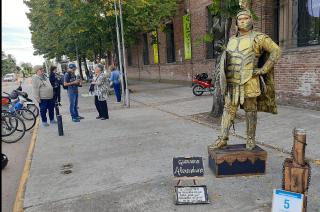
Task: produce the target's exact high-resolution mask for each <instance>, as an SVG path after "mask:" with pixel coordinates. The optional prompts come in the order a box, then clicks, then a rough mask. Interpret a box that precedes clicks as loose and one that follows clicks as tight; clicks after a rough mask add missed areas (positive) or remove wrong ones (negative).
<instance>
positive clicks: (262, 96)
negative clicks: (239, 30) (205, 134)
mask: <svg viewBox="0 0 320 212" xmlns="http://www.w3.org/2000/svg"><path fill="white" fill-rule="evenodd" d="M242 14H245V15H247V14H250V13H249V12H248V11H241V12H239V13H238V16H240V15H242ZM238 16H237V17H238ZM250 18H251V15H250ZM248 23H249V25H248V27H250V29H251V28H252V20H250V21H249V22H248ZM250 24H251V25H250ZM265 56H266V57H267V60H266V61H265V62H264V64H263V65H262V67H261V68H260V67H259V65H260V63H261V59H263V58H265ZM279 57H280V48H279V46H278V45H277V44H276V43H274V42H273V41H272V39H271V38H270V37H268V36H267V35H266V34H263V33H260V32H255V31H252V30H249V32H248V33H247V34H245V35H242V36H240V34H238V35H237V36H233V37H231V38H230V40H229V42H228V44H227V49H226V51H225V52H224V53H223V55H222V57H221V60H222V61H220V63H219V65H218V66H219V67H220V84H221V91H222V94H223V95H224V96H225V105H224V111H223V115H222V121H221V135H220V136H219V138H218V140H217V141H216V143H215V144H213V145H211V146H210V148H213V149H217V148H222V147H223V146H226V145H227V141H228V137H229V130H230V127H231V125H232V123H233V121H234V119H235V116H236V112H237V109H238V107H239V105H240V107H241V108H243V109H244V110H245V112H246V124H247V144H246V148H247V149H253V148H254V147H255V132H256V124H257V111H264V112H271V113H276V104H275V92H274V83H273V66H274V64H275V63H276V62H277V60H278V59H279ZM223 60H225V61H223ZM221 72H222V73H221ZM261 88H262V89H261Z"/></svg>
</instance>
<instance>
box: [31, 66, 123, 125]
mask: <svg viewBox="0 0 320 212" xmlns="http://www.w3.org/2000/svg"><path fill="white" fill-rule="evenodd" d="M76 68H77V67H76V65H75V64H73V63H71V64H69V65H68V70H67V71H66V72H65V73H64V75H60V74H58V73H57V67H56V66H52V67H51V68H50V75H49V77H47V76H46V74H45V70H44V68H43V66H35V67H34V70H35V75H34V76H33V77H32V87H33V96H34V98H35V100H36V101H37V102H38V103H39V108H40V115H41V120H42V125H43V126H44V127H47V126H49V124H48V121H47V112H48V114H49V119H50V124H54V123H56V120H55V119H54V107H55V105H59V106H61V86H63V87H64V88H65V89H66V90H67V92H68V97H69V103H70V107H69V110H70V115H71V119H72V121H73V122H80V120H81V119H84V117H82V116H80V115H79V112H78V108H79V107H78V98H79V87H81V86H82V81H81V80H80V78H78V77H77V76H76V74H75V71H76ZM103 70H104V67H103V65H100V64H98V65H96V67H95V76H94V78H93V80H92V82H91V84H92V87H93V93H94V103H95V106H96V109H97V111H98V116H97V117H96V118H97V119H100V120H106V119H109V113H108V105H107V97H108V88H109V87H113V88H114V91H115V95H116V99H117V102H121V82H120V77H121V75H120V72H119V70H118V69H117V68H116V66H111V75H110V77H109V79H108V78H107V76H106V75H105V74H104V73H103Z"/></svg>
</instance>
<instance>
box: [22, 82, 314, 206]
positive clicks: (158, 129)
mask: <svg viewBox="0 0 320 212" xmlns="http://www.w3.org/2000/svg"><path fill="white" fill-rule="evenodd" d="M130 89H131V90H132V91H133V93H132V94H131V108H129V109H127V108H124V107H123V106H122V105H121V104H117V103H115V97H114V96H111V98H110V100H108V107H109V114H110V119H109V120H106V121H102V120H96V119H95V117H96V116H97V113H96V109H95V106H94V103H93V97H90V96H89V97H88V96H87V95H85V94H86V93H87V90H88V89H87V87H83V88H82V89H81V90H82V94H83V95H82V96H81V97H80V99H79V100H80V103H79V107H80V109H79V111H80V115H82V116H84V117H85V119H84V120H81V122H80V123H73V122H71V120H70V116H69V115H68V101H67V99H66V91H64V90H62V94H63V101H62V104H63V106H62V108H61V110H62V114H63V121H64V122H63V124H64V132H65V135H64V136H62V137H59V136H58V130H57V126H56V125H53V126H49V127H48V128H43V127H40V128H39V131H38V133H39V135H38V139H37V141H36V147H35V150H34V154H33V161H32V166H31V170H30V177H29V180H28V183H27V186H26V192H25V202H24V207H25V211H26V212H40V211H52V212H54V211H57V212H58V211H59V212H61V211H76V212H81V211H83V212H88V211H97V212H101V211H108V212H109V211H110V212H113V211H121V212H126V211H128V212H129V211H130V212H131V211H132V212H137V211H150V212H158V211H159V212H160V211H168V212H171V211H181V212H186V211H196V212H198V211H199V212H202V211H203V212H207V211H221V212H222V211H231V212H232V211H237V212H242V211H243V212H247V211H250V212H251V211H256V212H267V211H270V208H271V204H272V190H273V189H274V188H281V178H282V163H283V161H284V159H285V158H286V157H290V155H289V154H287V153H283V152H282V151H281V150H283V151H284V152H289V151H290V150H291V147H292V144H293V137H292V129H293V127H302V128H305V129H306V130H307V133H308V134H307V143H308V146H307V150H306V156H307V157H308V158H310V159H312V160H316V159H319V157H320V155H319V151H320V143H319V140H318V138H319V136H320V135H319V133H320V113H319V111H312V110H304V109H300V108H294V107H281V106H280V108H279V114H278V115H275V116H273V115H272V116H271V115H268V114H261V113H260V114H259V123H258V131H257V134H258V142H259V143H266V144H268V145H270V147H271V148H269V147H266V146H264V145H260V146H261V147H262V148H263V149H265V150H266V151H267V152H268V161H267V173H266V175H263V176H250V177H230V178H215V176H214V175H213V172H212V171H211V170H210V169H209V167H208V159H207V158H208V155H207V145H208V144H210V143H211V142H213V140H214V139H216V137H217V136H218V132H219V131H218V128H219V124H220V123H201V121H198V120H196V119H194V118H193V116H194V115H196V114H200V113H204V112H208V111H210V109H211V104H212V103H211V102H212V96H209V95H204V96H201V97H195V96H193V94H192V92H191V88H190V87H186V86H181V85H173V84H159V83H148V82H139V81H134V82H131V83H130ZM235 127H236V132H237V134H239V135H243V132H244V123H243V121H241V120H240V121H238V123H237V124H236V126H235ZM244 142H245V141H244V140H243V139H241V138H240V137H239V136H236V137H234V136H232V137H231V142H230V143H244ZM177 156H200V157H203V159H204V166H205V177H204V179H203V180H201V181H200V182H199V184H204V185H207V188H208V193H209V200H210V204H206V205H190V206H177V205H175V204H174V186H175V184H176V181H175V180H174V178H173V173H172V158H173V157H177ZM311 166H312V180H311V185H310V189H309V197H308V211H312V212H319V211H320V209H319V208H320V201H319V199H320V184H319V183H318V182H319V181H320V166H319V165H316V164H315V163H312V164H311ZM70 172H71V173H70ZM187 184H190V185H191V184H192V181H191V180H190V181H184V182H182V185H187Z"/></svg>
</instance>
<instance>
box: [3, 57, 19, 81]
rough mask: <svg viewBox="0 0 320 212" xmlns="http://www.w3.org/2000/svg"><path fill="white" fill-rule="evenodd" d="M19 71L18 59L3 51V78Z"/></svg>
mask: <svg viewBox="0 0 320 212" xmlns="http://www.w3.org/2000/svg"><path fill="white" fill-rule="evenodd" d="M17 71H18V70H17V64H16V59H15V58H14V57H13V56H12V55H11V54H8V55H6V54H5V52H4V51H1V76H4V75H6V74H9V73H15V72H17Z"/></svg>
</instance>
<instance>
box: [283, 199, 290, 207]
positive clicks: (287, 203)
mask: <svg viewBox="0 0 320 212" xmlns="http://www.w3.org/2000/svg"><path fill="white" fill-rule="evenodd" d="M283 207H284V208H285V209H288V208H290V201H289V200H288V199H285V200H284V206H283Z"/></svg>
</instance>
